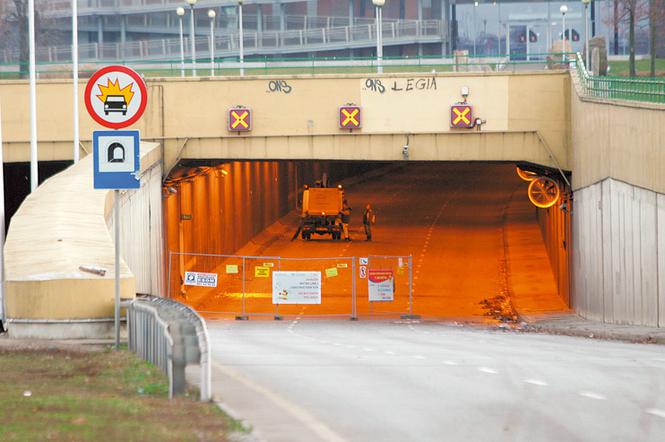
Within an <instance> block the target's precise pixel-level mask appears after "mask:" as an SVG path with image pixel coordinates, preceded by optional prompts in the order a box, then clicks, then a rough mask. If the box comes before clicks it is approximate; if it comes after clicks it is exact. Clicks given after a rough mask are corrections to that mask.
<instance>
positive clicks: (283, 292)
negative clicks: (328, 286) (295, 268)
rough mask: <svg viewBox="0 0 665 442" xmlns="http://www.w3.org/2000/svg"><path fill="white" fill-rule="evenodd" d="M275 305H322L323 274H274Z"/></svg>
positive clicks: (273, 291) (273, 300) (273, 295)
mask: <svg viewBox="0 0 665 442" xmlns="http://www.w3.org/2000/svg"><path fill="white" fill-rule="evenodd" d="M272 303H273V304H321V272H273V274H272Z"/></svg>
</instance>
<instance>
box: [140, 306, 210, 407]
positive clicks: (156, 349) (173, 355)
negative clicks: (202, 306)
mask: <svg viewBox="0 0 665 442" xmlns="http://www.w3.org/2000/svg"><path fill="white" fill-rule="evenodd" d="M127 324H128V331H129V339H128V341H129V342H128V344H129V349H130V351H133V352H134V353H136V354H137V355H139V356H140V357H141V358H143V359H145V360H146V361H148V362H150V363H152V364H154V365H156V366H157V367H159V368H160V369H161V370H162V371H163V372H164V373H166V375H167V376H168V380H169V398H173V396H174V395H179V394H183V393H184V392H185V368H186V367H187V365H190V364H195V363H198V364H199V366H200V368H201V375H200V377H201V379H200V398H201V400H202V401H209V400H210V399H211V397H212V379H211V376H212V375H211V363H212V361H211V354H210V338H209V336H208V329H207V326H206V323H205V321H204V320H203V318H201V316H200V315H199V314H198V313H196V312H195V311H194V310H193V309H192V308H191V307H189V306H187V305H185V304H182V303H179V302H176V301H173V300H169V299H165V298H159V297H155V296H142V297H139V298H136V299H135V300H134V301H132V302H130V303H129V304H128V306H127Z"/></svg>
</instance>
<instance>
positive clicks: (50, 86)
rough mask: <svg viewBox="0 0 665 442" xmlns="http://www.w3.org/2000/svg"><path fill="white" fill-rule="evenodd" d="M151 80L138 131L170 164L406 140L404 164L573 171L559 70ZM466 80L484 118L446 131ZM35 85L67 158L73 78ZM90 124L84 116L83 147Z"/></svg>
mask: <svg viewBox="0 0 665 442" xmlns="http://www.w3.org/2000/svg"><path fill="white" fill-rule="evenodd" d="M148 86H149V104H148V110H147V113H146V116H145V117H144V118H143V119H142V120H141V122H140V124H139V125H138V126H137V128H138V129H140V130H141V132H142V137H143V138H144V139H147V140H150V139H152V140H157V141H160V142H161V143H163V145H164V146H165V152H164V155H165V167H166V169H167V170H168V168H169V167H171V166H172V165H173V164H175V163H176V160H177V159H178V158H190V159H194V158H224V159H262V160H263V159H314V160H318V159H337V160H345V159H347V160H377V161H393V160H403V159H404V158H403V157H402V146H403V145H404V144H406V142H407V136H408V142H409V145H410V156H409V159H411V160H425V161H445V160H469V161H473V160H507V161H516V160H523V161H532V162H535V163H540V164H544V165H547V166H553V165H554V162H553V160H552V158H551V157H552V155H553V156H554V157H556V158H557V159H558V161H559V162H560V163H561V165H562V167H564V168H566V169H569V168H570V161H569V155H568V151H569V112H568V109H569V94H568V93H567V91H568V89H569V78H568V76H567V74H566V73H564V72H530V73H505V74H504V73H434V74H427V75H420V76H418V75H416V76H413V75H405V74H386V75H382V76H376V75H372V76H366V75H344V74H339V75H318V76H316V77H314V76H309V75H293V76H280V77H246V78H244V79H238V78H214V79H210V78H195V79H189V78H187V79H179V78H168V79H152V80H149V81H148ZM463 86H467V87H468V88H469V90H470V94H469V97H468V101H469V103H471V104H473V106H474V113H475V115H476V116H478V117H480V118H482V119H484V120H486V124H484V125H483V126H482V131H475V130H472V131H469V130H459V129H458V130H454V129H451V128H450V127H449V126H450V116H449V113H450V105H452V104H454V103H456V102H458V101H460V100H461V99H462V97H461V95H460V91H461V88H462V87H463ZM0 89H1V93H0V100H1V101H2V105H3V107H4V108H5V109H12V113H11V114H9V115H7V116H5V117H4V118H5V120H6V121H5V122H4V123H5V124H4V126H3V131H4V133H5V145H6V149H7V154H6V155H5V156H6V158H7V159H6V161H27V160H28V155H29V147H28V146H29V143H28V141H29V128H28V124H27V122H28V121H29V120H28V115H29V113H28V100H27V98H26V97H27V96H28V87H27V84H26V83H25V82H21V81H13V82H2V83H0ZM37 93H38V95H37V96H38V104H37V107H38V119H39V121H38V136H39V139H40V146H39V150H40V158H41V159H42V160H55V159H69V158H71V156H72V153H71V150H72V147H71V142H70V140H71V138H72V134H71V127H72V121H71V112H69V109H71V106H72V104H71V84H70V83H68V82H63V81H59V80H58V81H56V80H45V81H42V82H40V84H39V86H38V90H37ZM80 96H81V97H82V96H83V83H82V84H81V94H80ZM346 103H356V104H358V105H360V106H362V108H363V115H362V119H363V128H362V129H361V130H359V131H354V135H357V136H349V135H350V134H349V132H348V131H344V130H341V129H339V128H338V117H337V113H338V107H339V106H340V105H343V104H346ZM80 104H81V106H83V103H82V102H81V103H80ZM239 104H240V105H244V106H247V107H249V108H251V109H252V110H253V112H254V130H253V131H252V132H251V133H249V134H247V135H238V134H237V133H233V132H229V131H227V128H226V121H227V110H228V109H229V108H230V107H233V106H236V105H239ZM53 109H57V111H55V112H54V111H53ZM95 128H96V126H95V125H94V123H93V121H92V120H91V119H90V118H89V117H88V116H87V114H86V113H85V112H82V116H81V138H82V143H83V145H84V146H85V148H86V150H87V151H90V138H91V135H92V131H93V130H94V129H95ZM550 151H551V154H550Z"/></svg>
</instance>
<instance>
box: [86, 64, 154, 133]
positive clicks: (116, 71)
mask: <svg viewBox="0 0 665 442" xmlns="http://www.w3.org/2000/svg"><path fill="white" fill-rule="evenodd" d="M84 98H85V107H86V108H87V109H88V113H89V114H90V116H91V117H92V119H93V120H95V121H96V122H97V123H99V124H101V125H102V126H105V127H108V128H110V129H122V128H123V127H127V126H131V125H132V124H134V123H136V122H137V121H138V120H139V118H141V116H143V112H144V111H145V107H146V104H147V101H148V91H147V88H146V85H145V82H144V81H143V78H141V76H140V75H139V74H138V73H137V72H136V71H134V70H132V69H130V68H128V67H125V66H106V67H104V68H102V69H100V70H98V71H97V72H95V73H94V74H93V75H92V77H90V80H88V84H86V86H85V97H84Z"/></svg>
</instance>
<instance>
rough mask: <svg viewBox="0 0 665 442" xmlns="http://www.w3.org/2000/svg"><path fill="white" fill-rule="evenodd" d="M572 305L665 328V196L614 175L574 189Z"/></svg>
mask: <svg viewBox="0 0 665 442" xmlns="http://www.w3.org/2000/svg"><path fill="white" fill-rule="evenodd" d="M574 210H575V212H574V214H575V216H574V218H573V234H574V237H575V240H576V246H575V253H574V256H573V259H574V267H575V276H574V293H575V296H574V298H573V307H574V308H575V309H576V310H577V311H578V312H579V313H580V314H581V315H582V316H584V317H587V318H591V319H595V320H599V321H603V322H613V323H620V324H639V325H648V326H658V327H664V326H665V195H663V194H659V193H656V192H653V191H650V190H646V189H642V188H639V187H636V186H633V185H630V184H626V183H622V182H620V181H617V180H613V179H606V180H603V181H602V182H600V183H597V184H594V185H592V186H589V187H586V188H584V189H580V190H578V191H577V192H576V193H575V208H574Z"/></svg>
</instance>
